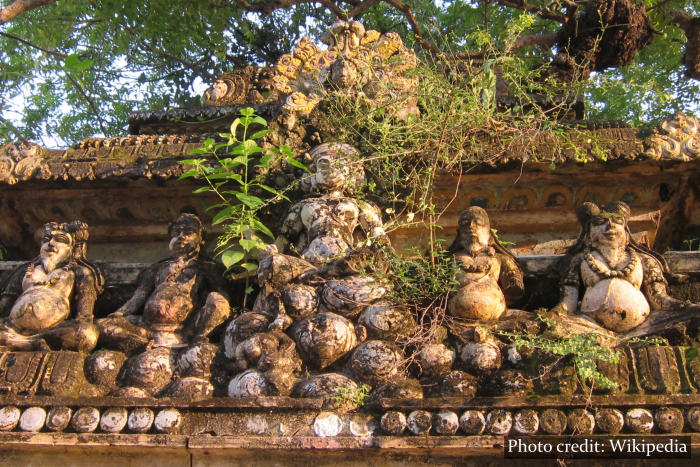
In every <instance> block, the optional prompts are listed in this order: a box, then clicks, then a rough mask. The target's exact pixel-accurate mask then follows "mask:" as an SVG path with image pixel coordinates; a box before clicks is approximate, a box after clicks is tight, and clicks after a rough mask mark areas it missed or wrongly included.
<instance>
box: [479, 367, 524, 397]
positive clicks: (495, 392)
mask: <svg viewBox="0 0 700 467" xmlns="http://www.w3.org/2000/svg"><path fill="white" fill-rule="evenodd" d="M533 390H534V383H533V382H532V379H531V378H528V377H527V376H525V375H524V374H523V373H522V371H520V370H499V371H497V372H496V373H495V374H494V375H493V376H492V377H490V378H488V379H486V380H485V381H484V382H482V384H480V387H479V392H480V393H482V394H486V395H490V396H520V397H522V396H525V395H527V394H530V393H532V392H533Z"/></svg>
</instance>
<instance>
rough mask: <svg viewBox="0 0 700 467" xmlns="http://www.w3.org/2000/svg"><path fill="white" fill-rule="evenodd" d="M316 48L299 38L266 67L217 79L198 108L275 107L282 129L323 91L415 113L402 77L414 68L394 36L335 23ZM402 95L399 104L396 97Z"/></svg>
mask: <svg viewBox="0 0 700 467" xmlns="http://www.w3.org/2000/svg"><path fill="white" fill-rule="evenodd" d="M321 40H322V41H323V42H324V43H326V44H327V45H328V48H327V49H326V50H322V49H320V48H319V47H318V46H316V45H315V44H314V43H313V42H312V41H311V40H310V39H309V38H308V37H304V38H302V39H301V40H300V41H299V43H298V44H297V45H296V46H295V47H294V50H293V51H292V53H291V54H285V55H282V57H280V59H279V60H278V62H277V64H276V65H275V66H274V67H273V68H272V69H269V68H258V67H248V68H245V69H243V70H241V71H237V72H233V73H224V74H222V75H221V76H220V77H219V78H218V79H217V80H216V82H215V83H214V84H213V85H212V86H211V87H210V88H209V89H207V90H206V91H205V93H204V105H209V106H225V105H241V104H259V103H261V102H279V103H281V104H282V109H283V112H284V114H285V116H284V118H283V120H284V121H285V124H286V126H287V127H288V128H292V127H294V126H295V123H296V121H297V118H298V116H306V115H308V114H309V113H310V112H311V111H312V110H313V109H314V108H315V107H316V106H317V105H318V103H319V102H320V101H321V99H322V97H323V95H324V94H325V93H326V92H333V91H335V90H342V92H343V93H345V94H349V95H351V96H357V97H359V98H362V99H364V100H369V101H371V102H374V103H375V104H380V105H387V106H388V108H389V109H390V110H391V111H393V112H394V114H395V115H396V116H398V117H399V118H405V117H407V116H408V115H411V114H418V113H419V110H418V107H417V98H415V97H403V96H406V95H408V94H411V93H412V92H415V91H416V89H417V86H418V80H417V79H416V78H409V77H406V76H405V72H406V71H407V70H408V69H410V68H412V67H414V66H415V65H416V63H417V59H416V55H415V53H414V52H413V51H412V50H409V49H408V48H407V47H406V46H405V45H404V44H403V41H402V40H401V37H400V36H399V35H398V34H397V33H395V32H388V33H385V34H381V33H380V32H378V31H374V30H369V31H367V30H365V28H364V26H363V25H362V24H361V23H359V22H357V21H349V22H348V21H342V20H339V21H337V22H336V23H335V24H333V26H331V28H330V30H329V31H328V32H327V33H326V34H324V35H323V36H322V37H321ZM399 96H402V98H401V99H397V97H399Z"/></svg>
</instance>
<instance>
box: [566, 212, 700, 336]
mask: <svg viewBox="0 0 700 467" xmlns="http://www.w3.org/2000/svg"><path fill="white" fill-rule="evenodd" d="M577 215H578V218H579V221H580V223H581V226H582V231H581V235H580V237H579V239H578V241H577V242H576V244H574V245H573V246H572V247H571V248H570V249H569V251H568V252H567V260H568V266H567V269H566V271H565V274H564V276H563V279H562V289H561V292H562V294H561V301H560V303H559V304H558V305H557V306H556V307H555V308H554V309H553V311H554V312H555V314H557V315H560V316H562V315H567V314H568V315H577V316H576V317H577V318H584V319H585V321H582V320H580V319H579V320H578V321H571V323H570V324H572V327H570V331H572V332H576V329H577V326H581V327H582V328H581V329H583V330H586V329H588V330H601V331H603V332H604V331H606V330H607V331H612V332H614V333H620V334H623V335H625V336H628V337H631V336H638V335H646V334H651V333H654V332H655V331H658V330H660V329H661V328H663V327H664V326H665V325H666V324H669V323H670V322H672V321H678V320H683V319H690V318H692V316H693V314H695V313H698V312H700V305H698V304H692V303H689V302H683V301H681V300H677V299H675V298H673V297H671V296H669V294H668V291H667V282H666V279H665V277H664V273H666V272H667V268H666V265H665V262H664V260H663V258H662V257H661V256H660V255H658V254H656V253H654V252H652V251H651V250H649V249H648V248H646V247H645V246H643V245H640V244H638V243H637V242H636V241H635V240H634V239H633V238H632V236H631V234H630V231H629V228H628V225H627V223H628V221H629V218H630V208H629V206H628V205H627V204H625V203H624V202H622V201H618V202H614V203H612V204H610V205H608V206H605V207H604V208H602V209H601V208H600V207H598V206H597V205H595V204H593V203H584V204H583V205H582V206H580V207H579V209H578V211H577ZM579 298H580V299H581V302H580V305H579V304H578V302H579ZM575 324H576V325H575Z"/></svg>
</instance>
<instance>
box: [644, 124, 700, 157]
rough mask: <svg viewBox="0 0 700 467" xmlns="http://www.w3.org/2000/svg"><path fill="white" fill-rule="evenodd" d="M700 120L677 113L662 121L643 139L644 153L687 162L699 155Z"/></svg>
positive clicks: (649, 155)
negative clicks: (699, 130)
mask: <svg viewBox="0 0 700 467" xmlns="http://www.w3.org/2000/svg"><path fill="white" fill-rule="evenodd" d="M698 129H700V120H698V119H697V118H695V117H693V116H689V115H685V114H684V113H681V112H679V113H677V114H675V115H673V116H672V117H671V118H669V119H668V120H665V121H664V122H662V123H661V124H660V125H659V126H658V127H657V128H655V129H654V133H653V134H652V135H651V136H649V137H648V138H646V139H645V140H644V147H645V151H644V155H645V156H647V157H649V158H650V159H654V160H659V159H667V160H678V161H684V162H688V161H691V160H695V159H698V158H699V157H700V133H699V132H698Z"/></svg>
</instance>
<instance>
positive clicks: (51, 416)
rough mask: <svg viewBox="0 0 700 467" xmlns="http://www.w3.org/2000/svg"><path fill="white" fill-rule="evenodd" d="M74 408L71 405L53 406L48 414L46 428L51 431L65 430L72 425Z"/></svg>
mask: <svg viewBox="0 0 700 467" xmlns="http://www.w3.org/2000/svg"><path fill="white" fill-rule="evenodd" d="M72 416H73V410H72V409H71V408H70V407H52V408H51V410H49V413H48V414H47V415H46V428H47V429H49V430H50V431H59V432H60V431H63V430H65V429H66V428H67V427H68V425H70V421H71V418H72Z"/></svg>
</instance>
